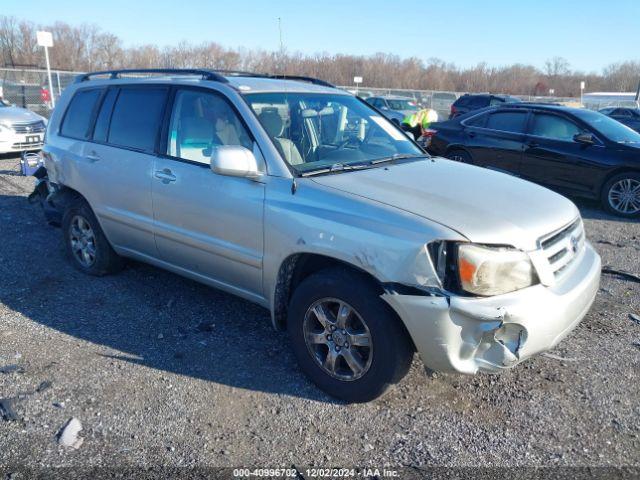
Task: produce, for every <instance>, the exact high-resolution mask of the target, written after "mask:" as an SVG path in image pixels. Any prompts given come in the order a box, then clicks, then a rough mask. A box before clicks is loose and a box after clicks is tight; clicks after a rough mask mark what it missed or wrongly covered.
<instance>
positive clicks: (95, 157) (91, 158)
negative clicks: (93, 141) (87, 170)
mask: <svg viewBox="0 0 640 480" xmlns="http://www.w3.org/2000/svg"><path fill="white" fill-rule="evenodd" d="M87 160H89V161H91V162H97V161H98V160H100V155H98V154H97V153H96V152H95V151H91V152H89V154H88V155H87Z"/></svg>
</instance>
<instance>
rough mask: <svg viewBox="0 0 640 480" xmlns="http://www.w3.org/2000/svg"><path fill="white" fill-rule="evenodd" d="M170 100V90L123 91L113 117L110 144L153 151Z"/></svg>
mask: <svg viewBox="0 0 640 480" xmlns="http://www.w3.org/2000/svg"><path fill="white" fill-rule="evenodd" d="M166 97H167V89H166V88H126V87H125V88H121V89H120V94H119V95H118V99H117V100H116V104H115V106H114V108H113V114H112V115H111V125H110V127H109V135H108V143H110V144H112V145H117V146H121V147H129V148H135V149H137V150H144V151H148V152H151V151H153V148H154V146H155V143H156V136H157V134H158V129H159V128H160V124H161V123H162V113H163V109H164V104H165V100H166Z"/></svg>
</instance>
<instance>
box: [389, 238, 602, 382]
mask: <svg viewBox="0 0 640 480" xmlns="http://www.w3.org/2000/svg"><path fill="white" fill-rule="evenodd" d="M599 283H600V257H599V256H598V254H597V253H596V252H595V250H594V249H593V247H592V246H591V245H589V244H588V243H586V245H585V249H584V250H583V252H582V254H581V256H580V258H579V259H577V261H576V262H575V264H574V265H573V266H572V271H571V272H570V273H569V272H568V273H567V275H566V276H565V277H564V278H563V279H562V281H561V282H559V283H558V284H556V285H554V286H553V287H545V286H543V285H535V286H533V287H529V288H526V289H523V290H519V291H516V292H512V293H509V294H505V295H499V296H494V297H482V298H480V297H461V296H455V295H452V296H445V295H442V296H437V295H431V296H425V295H402V294H391V293H385V294H384V295H383V296H382V298H384V299H385V300H386V301H387V302H388V303H389V304H390V305H391V307H393V309H394V310H395V311H396V312H397V313H398V315H399V316H400V317H401V318H402V320H403V321H404V324H405V325H406V327H407V330H408V331H409V334H410V335H411V337H412V339H413V342H414V344H415V345H416V348H417V350H418V353H419V354H420V357H421V358H422V361H423V362H424V364H425V365H426V366H427V367H428V368H430V369H432V370H436V371H441V372H459V373H467V374H474V373H476V372H478V371H484V372H493V373H495V372H499V371H502V370H504V369H506V368H510V367H513V366H515V365H517V364H518V363H520V362H521V361H523V360H525V359H527V358H529V357H531V356H532V355H535V354H537V353H540V352H543V351H545V350H549V349H551V348H553V347H554V346H555V345H557V344H558V343H559V342H560V341H561V340H562V339H563V338H564V337H565V336H566V335H568V334H569V332H570V331H571V330H573V328H575V327H576V325H577V324H578V323H579V322H580V320H582V318H583V317H584V316H585V315H586V313H587V311H588V310H589V308H590V307H591V304H592V303H593V300H594V298H595V295H596V292H597V291H598V287H599Z"/></svg>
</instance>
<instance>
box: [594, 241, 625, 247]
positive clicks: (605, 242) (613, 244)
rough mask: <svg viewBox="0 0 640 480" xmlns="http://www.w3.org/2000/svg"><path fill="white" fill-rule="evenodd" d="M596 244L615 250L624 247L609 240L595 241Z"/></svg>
mask: <svg viewBox="0 0 640 480" xmlns="http://www.w3.org/2000/svg"><path fill="white" fill-rule="evenodd" d="M596 243H599V244H600V245H611V246H612V247H617V248H623V247H625V245H623V244H622V243H617V242H616V243H614V242H610V241H609V240H596Z"/></svg>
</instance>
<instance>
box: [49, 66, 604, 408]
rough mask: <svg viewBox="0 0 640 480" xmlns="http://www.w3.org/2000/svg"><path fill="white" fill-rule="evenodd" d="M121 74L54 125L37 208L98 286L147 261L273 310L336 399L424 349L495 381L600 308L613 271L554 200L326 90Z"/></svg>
mask: <svg viewBox="0 0 640 480" xmlns="http://www.w3.org/2000/svg"><path fill="white" fill-rule="evenodd" d="M128 73H132V72H129V71H114V72H107V73H104V72H103V73H97V74H87V75H84V76H81V77H79V78H78V80H77V82H76V83H75V84H74V85H72V86H70V87H69V88H67V90H66V91H65V92H64V95H63V96H62V98H61V100H60V102H59V103H58V106H57V107H56V109H55V112H54V113H53V116H52V118H51V121H50V123H49V125H48V129H47V136H46V142H45V146H44V156H45V165H46V172H47V173H48V177H47V176H46V175H45V173H43V172H40V175H39V176H40V177H42V178H41V180H40V183H39V184H38V185H37V187H36V192H40V194H41V195H42V198H43V205H44V207H45V212H46V215H47V218H48V219H49V220H50V221H51V222H54V223H58V224H60V225H61V226H62V230H63V234H64V241H65V245H66V249H67V252H68V255H69V258H70V259H71V261H72V262H73V264H74V265H75V266H76V267H77V268H79V269H80V270H82V271H84V272H86V273H88V274H91V275H104V274H106V273H112V272H115V271H117V270H119V269H121V268H122V267H123V264H124V261H123V259H124V258H132V259H136V260H139V261H143V262H147V263H150V264H153V265H156V266H158V267H161V268H164V269H167V270H170V271H173V272H175V273H178V274H180V275H184V276H186V277H189V278H192V279H195V280H197V281H199V282H203V283H205V284H208V285H211V286H213V287H216V288H220V289H223V290H226V291H228V292H230V293H233V294H236V295H239V296H241V297H243V298H246V299H248V300H251V301H253V302H255V303H257V304H259V305H262V306H264V307H266V308H268V309H269V310H270V311H271V317H272V321H273V326H274V327H275V328H277V329H287V330H288V333H289V335H290V338H291V346H292V349H293V351H294V352H295V355H296V357H297V359H298V361H299V363H300V366H301V368H302V370H303V371H304V372H305V373H306V374H307V375H308V376H309V377H310V378H311V380H313V381H314V382H315V383H316V384H317V385H318V386H319V387H320V388H322V389H323V390H324V391H326V392H328V393H329V394H331V395H333V396H336V397H339V398H342V399H344V400H347V401H367V400H371V399H373V398H376V397H377V396H379V395H381V394H382V393H383V392H384V391H385V390H386V389H387V388H388V387H389V386H390V385H392V384H394V383H396V382H398V381H399V380H400V379H401V378H402V377H403V376H404V375H405V373H406V372H407V370H408V369H409V366H410V363H411V360H412V357H413V354H414V351H416V350H417V352H418V353H419V355H420V357H421V359H422V361H423V362H424V364H425V365H426V366H427V367H429V368H430V369H433V370H437V371H443V372H461V373H467V374H474V373H476V372H478V371H484V372H500V371H502V370H504V369H507V368H509V367H513V366H514V365H516V364H518V363H519V362H521V361H523V360H524V359H526V358H529V357H531V356H532V355H534V354H537V353H539V352H541V351H544V350H547V349H550V348H552V347H554V346H555V345H556V344H557V343H558V342H559V341H560V340H561V339H562V338H563V337H565V336H566V335H567V334H568V333H569V332H570V331H571V330H572V329H573V328H574V327H575V326H576V325H577V324H578V322H580V320H581V319H582V318H583V316H584V315H585V314H586V312H587V310H588V309H589V307H590V305H591V303H592V301H593V299H594V296H595V294H596V291H597V290H598V283H599V277H600V258H599V257H598V255H597V254H596V252H595V251H594V250H593V248H592V247H591V245H590V244H589V243H588V242H587V241H586V239H585V234H584V230H583V224H582V220H581V218H580V215H579V212H578V210H577V209H576V207H575V206H574V205H573V203H571V202H570V201H569V200H567V199H566V198H564V197H562V196H560V195H558V194H556V193H553V192H551V191H549V190H547V189H545V188H542V187H539V186H537V185H534V184H532V183H529V182H526V181H523V180H519V179H517V178H514V177H511V176H508V175H505V174H502V173H498V172H495V171H490V170H486V169H481V168H477V167H474V166H470V165H465V164H461V163H458V162H453V161H449V160H446V159H444V158H431V157H429V156H428V155H426V154H425V153H424V152H423V151H422V150H420V148H419V147H418V146H417V145H416V144H415V143H414V142H413V141H412V140H410V139H409V138H408V137H407V136H406V135H405V134H404V133H403V132H402V130H400V129H399V128H398V127H397V126H396V125H394V124H393V123H391V122H390V121H388V120H387V119H385V118H383V117H382V116H380V115H379V114H378V113H377V112H376V111H375V110H373V109H372V108H370V107H369V106H368V105H367V104H366V103H365V102H363V101H361V100H359V99H358V98H356V97H355V96H353V95H351V94H349V93H347V92H344V91H342V90H339V89H336V88H333V87H332V86H331V85H329V84H327V83H325V82H322V81H320V80H315V79H309V78H301V77H283V76H280V77H274V76H267V75H253V74H242V73H232V72H225V73H224V74H222V73H221V72H214V71H207V70H180V71H172V70H156V71H152V72H147V71H144V72H140V71H136V72H133V73H134V74H137V75H138V76H137V77H132V76H131V75H127V74H128ZM151 73H154V74H156V75H151ZM140 74H144V75H146V76H145V77H141V76H140ZM158 74H159V75H158ZM239 321H241V319H239Z"/></svg>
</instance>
